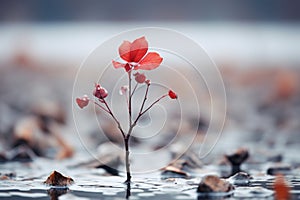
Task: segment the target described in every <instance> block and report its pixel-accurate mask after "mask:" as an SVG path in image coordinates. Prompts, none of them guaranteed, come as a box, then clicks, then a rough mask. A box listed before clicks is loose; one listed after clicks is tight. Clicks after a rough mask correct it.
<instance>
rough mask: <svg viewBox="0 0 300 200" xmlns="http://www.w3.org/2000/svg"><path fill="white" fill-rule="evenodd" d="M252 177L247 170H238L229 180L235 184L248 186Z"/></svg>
mask: <svg viewBox="0 0 300 200" xmlns="http://www.w3.org/2000/svg"><path fill="white" fill-rule="evenodd" d="M251 179H252V177H251V176H250V175H249V174H247V173H246V172H238V173H236V174H235V175H233V176H231V177H229V178H228V181H229V182H230V183H232V184H233V185H237V186H247V185H249V183H250V180H251Z"/></svg>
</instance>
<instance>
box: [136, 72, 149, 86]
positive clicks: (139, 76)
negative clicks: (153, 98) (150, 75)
mask: <svg viewBox="0 0 300 200" xmlns="http://www.w3.org/2000/svg"><path fill="white" fill-rule="evenodd" d="M134 76H135V81H136V82H137V83H145V81H146V76H145V74H140V73H138V72H137V73H135V74H134Z"/></svg>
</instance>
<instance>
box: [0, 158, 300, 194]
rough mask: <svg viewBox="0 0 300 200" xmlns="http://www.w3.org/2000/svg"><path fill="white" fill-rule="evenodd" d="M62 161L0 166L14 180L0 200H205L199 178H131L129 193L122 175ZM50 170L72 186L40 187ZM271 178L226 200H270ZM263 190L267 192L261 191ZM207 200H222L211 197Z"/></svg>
mask: <svg viewBox="0 0 300 200" xmlns="http://www.w3.org/2000/svg"><path fill="white" fill-rule="evenodd" d="M69 162H72V161H68V162H67V161H64V162H62V163H56V162H53V161H52V160H47V159H36V160H35V161H34V162H32V163H28V164H26V163H23V164H22V163H17V162H11V163H6V164H2V165H0V171H1V172H3V173H8V172H15V173H16V177H13V178H12V179H10V180H1V181H0V198H1V199H11V200H13V199H14V200H18V199H37V200H44V199H51V200H54V199H84V200H85V199H126V196H129V195H130V197H129V199H132V200H136V199H162V200H164V199H165V200H167V199H207V197H205V196H198V194H197V193H196V189H197V185H198V183H199V182H200V180H201V177H200V176H203V175H204V174H203V175H199V177H191V178H189V179H183V178H167V179H162V177H161V176H160V173H158V172H156V173H152V174H143V175H135V176H134V177H133V180H132V181H133V183H132V184H131V188H130V190H128V189H127V188H126V186H125V185H124V184H123V181H124V177H122V176H105V174H104V171H103V170H102V169H85V168H72V169H70V168H68V165H67V164H68V163H69ZM50 169H52V170H53V169H57V170H58V171H61V172H62V173H64V174H65V175H68V176H71V177H72V178H74V180H75V183H74V184H73V185H71V186H69V187H68V188H64V187H50V186H47V185H44V184H43V181H45V180H46V178H47V176H48V175H49V172H51V171H50ZM65 172H67V173H65ZM286 179H287V181H288V182H289V183H290V184H291V193H292V199H299V198H300V176H297V175H288V176H286ZM273 181H274V177H273V176H267V175H263V176H262V175H254V176H253V179H252V180H251V182H250V184H249V186H247V187H245V186H244V187H237V186H236V189H235V191H234V192H233V194H231V195H230V194H228V195H229V196H228V197H226V199H245V198H247V199H274V197H273V195H274V194H273V192H272V187H273ZM260 186H261V187H263V188H266V189H268V190H262V189H261V188H257V187H260ZM211 199H224V198H223V197H218V196H214V197H212V198H211Z"/></svg>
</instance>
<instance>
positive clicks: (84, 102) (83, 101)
mask: <svg viewBox="0 0 300 200" xmlns="http://www.w3.org/2000/svg"><path fill="white" fill-rule="evenodd" d="M89 101H90V99H89V97H88V96H87V95H84V96H83V97H81V98H76V103H77V105H78V106H79V107H80V108H84V107H86V106H87V105H88V104H89Z"/></svg>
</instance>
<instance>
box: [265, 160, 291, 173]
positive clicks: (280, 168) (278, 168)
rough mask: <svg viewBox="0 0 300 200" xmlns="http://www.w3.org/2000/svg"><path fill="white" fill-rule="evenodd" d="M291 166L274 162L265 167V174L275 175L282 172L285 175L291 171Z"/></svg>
mask: <svg viewBox="0 0 300 200" xmlns="http://www.w3.org/2000/svg"><path fill="white" fill-rule="evenodd" d="M291 170H292V169H291V166H290V165H288V164H284V163H275V164H274V165H272V166H270V167H269V168H268V169H267V174H269V175H277V174H283V175H287V174H290V173H291Z"/></svg>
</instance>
